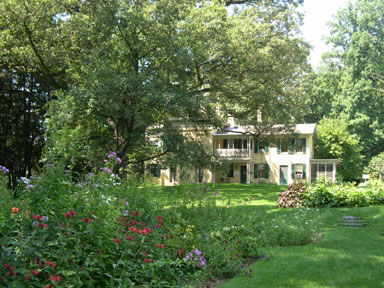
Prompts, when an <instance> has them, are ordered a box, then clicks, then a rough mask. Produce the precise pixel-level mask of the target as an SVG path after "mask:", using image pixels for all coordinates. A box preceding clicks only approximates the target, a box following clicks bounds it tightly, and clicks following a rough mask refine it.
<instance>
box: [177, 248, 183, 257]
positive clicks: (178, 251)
mask: <svg viewBox="0 0 384 288" xmlns="http://www.w3.org/2000/svg"><path fill="white" fill-rule="evenodd" d="M181 255H183V250H181V249H179V250H177V256H179V257H180V256H181Z"/></svg>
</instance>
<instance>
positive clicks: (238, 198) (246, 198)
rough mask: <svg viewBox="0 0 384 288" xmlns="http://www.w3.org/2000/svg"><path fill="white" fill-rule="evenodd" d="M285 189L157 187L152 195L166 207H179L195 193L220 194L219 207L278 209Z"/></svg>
mask: <svg viewBox="0 0 384 288" xmlns="http://www.w3.org/2000/svg"><path fill="white" fill-rule="evenodd" d="M285 189H286V187H285V186H277V185H271V184H264V185H262V184H260V185H256V184H250V185H246V184H233V183H232V184H228V183H215V184H191V185H182V186H171V187H161V186H155V187H152V193H153V194H154V195H156V199H157V201H159V202H160V203H161V204H162V205H163V206H164V207H172V206H177V204H180V203H182V202H183V201H184V200H189V199H191V198H193V194H194V193H195V194H197V193H202V194H206V196H207V197H212V196H211V195H212V194H214V193H219V196H215V199H216V205H218V206H226V205H227V204H228V202H230V204H231V206H238V205H252V206H264V207H268V208H272V207H277V204H276V199H277V197H278V195H279V193H280V192H281V191H284V190H285ZM200 196H201V195H199V197H200Z"/></svg>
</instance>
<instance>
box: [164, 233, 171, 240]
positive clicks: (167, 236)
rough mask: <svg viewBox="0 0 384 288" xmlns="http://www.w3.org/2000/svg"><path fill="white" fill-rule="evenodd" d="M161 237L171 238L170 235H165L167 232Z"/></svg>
mask: <svg viewBox="0 0 384 288" xmlns="http://www.w3.org/2000/svg"><path fill="white" fill-rule="evenodd" d="M163 239H171V236H169V235H167V234H164V235H163Z"/></svg>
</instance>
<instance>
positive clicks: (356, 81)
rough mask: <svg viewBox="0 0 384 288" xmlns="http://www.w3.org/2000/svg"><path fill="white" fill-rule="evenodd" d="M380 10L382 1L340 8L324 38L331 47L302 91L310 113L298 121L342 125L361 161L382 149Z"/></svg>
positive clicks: (359, 0)
mask: <svg viewBox="0 0 384 288" xmlns="http://www.w3.org/2000/svg"><path fill="white" fill-rule="evenodd" d="M383 11H384V4H383V1H381V0H357V1H353V2H349V3H348V5H347V6H346V7H345V8H344V9H340V10H339V12H338V13H337V14H336V16H335V17H334V20H333V21H332V22H331V23H330V24H329V25H330V28H331V33H330V36H329V37H327V41H328V43H329V44H330V45H332V46H333V49H332V51H331V52H329V53H327V54H326V55H324V56H323V57H324V60H325V65H324V67H322V68H320V69H319V71H318V72H316V76H315V77H314V79H313V81H312V83H311V85H309V86H310V87H308V89H307V91H308V94H307V95H308V98H307V100H306V103H307V105H308V106H309V109H308V112H307V113H306V114H307V115H306V116H304V117H303V118H304V119H305V120H306V121H319V120H320V119H321V118H323V117H328V118H340V119H343V120H344V121H346V122H347V123H348V131H349V132H350V133H351V134H353V135H355V137H357V139H358V140H359V141H360V143H361V146H362V153H363V154H364V155H365V159H364V161H365V162H366V163H368V162H369V160H370V159H371V158H372V157H373V156H374V155H377V154H379V153H380V152H383V147H384V146H383V145H384V134H383V132H382V131H383V127H384V118H383V115H384V113H383V111H384V104H383V103H384V98H383V97H384V93H383V92H384V89H383V87H384V86H383V84H384V81H383V79H384V70H383V67H384V57H383V56H382V55H383V47H384V33H383V31H382V27H383V15H384V14H383ZM348 178H349V177H348Z"/></svg>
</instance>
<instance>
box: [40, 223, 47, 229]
mask: <svg viewBox="0 0 384 288" xmlns="http://www.w3.org/2000/svg"><path fill="white" fill-rule="evenodd" d="M38 226H39V227H43V228H48V224H41V223H39V224H38Z"/></svg>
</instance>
